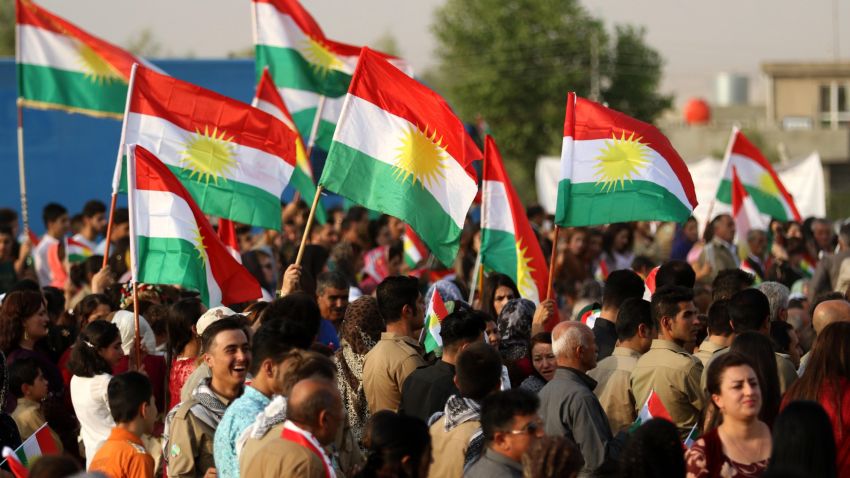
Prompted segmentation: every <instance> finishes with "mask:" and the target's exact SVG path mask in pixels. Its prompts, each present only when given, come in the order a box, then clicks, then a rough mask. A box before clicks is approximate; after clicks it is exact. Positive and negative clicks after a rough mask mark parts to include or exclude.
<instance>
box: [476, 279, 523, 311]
mask: <svg viewBox="0 0 850 478" xmlns="http://www.w3.org/2000/svg"><path fill="white" fill-rule="evenodd" d="M519 297H520V295H519V290H518V289H517V287H516V283H515V282H514V281H513V279H511V278H510V277H508V276H506V275H505V274H500V273H498V272H493V273H491V274H488V275H487V278H486V279H484V287H483V290H482V297H481V310H483V311H484V312H487V313H488V314H490V317H498V316H499V313H500V312H501V311H502V307H504V306H505V304H507V303H508V301H509V300H512V299H519Z"/></svg>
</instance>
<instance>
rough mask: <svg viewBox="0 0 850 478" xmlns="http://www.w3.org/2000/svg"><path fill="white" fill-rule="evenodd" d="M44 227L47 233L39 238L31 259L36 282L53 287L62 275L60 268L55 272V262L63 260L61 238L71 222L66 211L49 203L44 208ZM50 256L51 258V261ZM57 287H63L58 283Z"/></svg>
mask: <svg viewBox="0 0 850 478" xmlns="http://www.w3.org/2000/svg"><path fill="white" fill-rule="evenodd" d="M42 217H43V219H44V227H45V229H47V233H45V234H44V237H42V238H41V241H40V242H39V243H38V246H36V248H35V252H34V253H33V257H34V259H35V272H36V274H38V282H39V284H41V286H42V287H44V286H48V285H55V283H57V282H59V281H60V280H61V278H60V277H57V276H58V275H62V272H63V271H62V270H61V268H60V269H59V270H57V267H56V262H57V260H56V259H58V262H59V264H61V262H62V261H63V260H64V259H65V251H64V242H63V238H64V237H65V235H66V234H68V230H70V228H71V220H70V219H68V210H67V209H65V208H64V207H63V206H61V205H59V204H56V203H50V204H48V205H47V206H44V213H43V215H42ZM51 255H52V256H53V257H52V259H54V260H52V261H51ZM58 287H60V288H61V287H64V284H62V283H60V284H59V285H58Z"/></svg>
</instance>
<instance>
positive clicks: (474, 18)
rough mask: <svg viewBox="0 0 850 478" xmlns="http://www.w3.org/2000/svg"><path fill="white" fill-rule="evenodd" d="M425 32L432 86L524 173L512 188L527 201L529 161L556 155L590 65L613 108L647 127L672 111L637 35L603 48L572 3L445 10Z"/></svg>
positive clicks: (452, 5) (592, 24) (600, 33)
mask: <svg viewBox="0 0 850 478" xmlns="http://www.w3.org/2000/svg"><path fill="white" fill-rule="evenodd" d="M432 29H433V32H434V34H435V35H436V38H437V41H438V49H437V54H438V55H439V59H440V70H439V79H431V81H430V83H431V84H432V86H434V87H435V88H437V89H438V90H439V91H441V93H443V94H445V95H446V97H447V99H448V100H449V101H450V103H451V104H452V106H453V107H454V108H456V110H457V111H458V113H459V114H460V115H461V117H462V118H464V119H465V120H466V121H472V120H473V119H474V118H476V117H477V116H478V115H481V116H482V117H483V118H484V119H485V120H486V121H487V123H488V124H489V125H490V128H491V130H492V132H493V136H494V137H495V138H496V141H497V142H498V143H499V148H500V149H501V151H502V154H503V155H504V156H505V159H506V161H507V162H508V163H511V162H514V164H513V165H509V169H513V170H515V171H516V170H524V171H528V173H527V174H525V175H524V176H526V178H527V179H526V180H525V181H522V183H524V184H522V183H519V181H517V180H520V181H521V179H520V178H515V182H518V184H517V189H518V190H519V191H523V192H524V193H525V194H523V195H524V196H526V197H525V199H532V197H531V194H533V189H534V188H533V183H532V181H531V178H533V170H534V161H536V159H537V158H538V157H539V156H541V155H544V154H549V155H559V154H560V149H561V143H562V138H563V124H564V114H565V104H566V96H567V92H569V91H575V92H576V93H577V94H578V95H579V96H583V97H589V96H590V92H591V76H592V75H591V70H592V66H593V65H594V64H595V65H597V66H598V67H597V69H596V71H597V73H598V76H597V78H598V79H599V82H598V83H597V84H598V85H599V90H600V93H601V98H600V100H601V101H603V102H607V103H608V104H609V105H610V106H611V107H613V108H616V109H619V110H621V111H623V112H624V113H626V114H629V115H632V116H636V117H638V118H640V119H643V120H644V121H652V120H654V119H655V118H656V117H657V116H658V115H659V114H660V113H661V112H662V111H663V110H664V109H665V108H669V107H670V105H671V103H672V98H671V97H667V96H660V95H658V94H657V92H656V90H657V88H658V84H659V80H660V78H661V64H662V60H661V57H660V55H659V54H658V53H657V52H656V51H655V50H653V49H652V48H651V47H649V46H647V45H646V44H645V43H644V38H643V31H642V30H639V29H635V28H631V27H619V28H617V29H616V32H615V36H614V38H609V34H608V33H607V31H606V29H605V28H604V26H603V24H602V22H601V20H599V19H597V18H594V17H593V16H592V15H591V14H590V13H588V12H587V10H585V8H584V7H583V6H582V5H581V3H580V2H579V1H578V0H447V1H446V3H445V5H444V6H443V7H441V8H440V9H438V10H437V11H436V13H435V20H434V24H433V26H432ZM594 40H595V42H594ZM594 43H595V44H594ZM612 43H613V45H612ZM592 52H595V53H596V60H597V61H596V62H594V61H593V59H594V58H593V54H592Z"/></svg>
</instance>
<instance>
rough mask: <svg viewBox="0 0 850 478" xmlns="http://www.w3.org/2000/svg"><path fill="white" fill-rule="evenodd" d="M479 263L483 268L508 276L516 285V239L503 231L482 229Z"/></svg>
mask: <svg viewBox="0 0 850 478" xmlns="http://www.w3.org/2000/svg"><path fill="white" fill-rule="evenodd" d="M481 262H482V263H483V264H484V266H485V267H487V268H489V269H491V270H494V271H496V272H500V273H502V274H505V275H507V276H509V277H510V278H511V279H513V281H514V282H515V283H516V282H517V277H516V274H517V263H516V237H515V236H514V235H513V234H511V233H509V232H505V231H499V230H496V229H483V230H482V231H481Z"/></svg>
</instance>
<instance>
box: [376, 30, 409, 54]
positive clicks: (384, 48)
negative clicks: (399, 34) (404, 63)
mask: <svg viewBox="0 0 850 478" xmlns="http://www.w3.org/2000/svg"><path fill="white" fill-rule="evenodd" d="M371 47H372V48H374V49H375V50H378V51H381V52H384V53H386V54H387V55H393V56H398V57H400V56H402V54H401V49H400V48H399V47H398V41H397V40H396V38H395V35H393V33H392V32H391V31H389V30H387V31H385V32H384V34H383V35H381V36H380V37H378V38H377V39H375V41H373V42H372V45H371Z"/></svg>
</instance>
